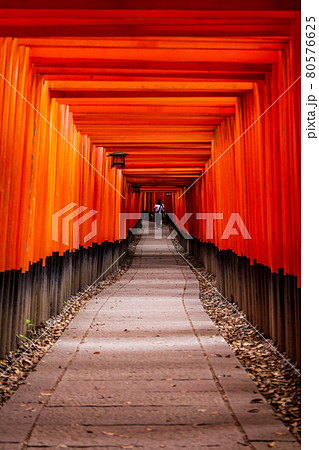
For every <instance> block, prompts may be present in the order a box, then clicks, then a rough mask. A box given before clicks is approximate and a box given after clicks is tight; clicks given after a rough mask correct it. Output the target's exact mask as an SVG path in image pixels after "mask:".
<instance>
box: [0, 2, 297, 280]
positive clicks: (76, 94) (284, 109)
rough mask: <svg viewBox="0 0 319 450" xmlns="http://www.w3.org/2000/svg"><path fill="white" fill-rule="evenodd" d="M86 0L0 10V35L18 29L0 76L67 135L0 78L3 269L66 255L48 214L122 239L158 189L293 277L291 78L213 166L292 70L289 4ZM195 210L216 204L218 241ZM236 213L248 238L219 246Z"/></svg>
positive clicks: (293, 6) (5, 48)
mask: <svg viewBox="0 0 319 450" xmlns="http://www.w3.org/2000/svg"><path fill="white" fill-rule="evenodd" d="M91 3H92V4H90V8H91V9H90V10H85V11H83V10H81V6H82V7H83V5H82V3H81V0H80V2H77V5H76V9H74V10H72V9H65V10H63V9H60V10H56V9H54V8H56V7H58V6H59V1H58V0H57V1H56V2H54V8H53V10H52V9H50V8H52V6H53V5H51V4H50V3H47V4H46V5H45V6H44V5H41V8H43V9H41V10H40V9H37V8H34V7H35V6H38V5H37V4H36V2H34V1H31V2H28V5H27V8H30V9H27V10H26V9H24V10H19V9H18V10H13V9H10V8H9V9H0V28H1V32H0V33H1V35H3V36H5V35H8V36H10V35H11V36H15V37H17V36H22V37H21V39H14V40H13V39H11V38H7V39H1V41H0V42H1V56H0V69H1V73H2V74H3V75H4V76H5V77H6V78H7V79H8V80H9V81H10V83H12V84H13V85H14V86H16V87H17V88H18V89H19V91H21V93H22V94H23V95H25V97H26V98H27V99H28V100H29V101H30V102H31V103H32V104H33V105H34V106H35V107H36V108H37V109H38V110H39V112H40V113H41V114H42V115H43V116H44V117H45V118H46V119H47V120H49V121H50V122H51V123H52V125H54V127H56V128H57V129H58V130H59V132H61V133H62V134H63V136H65V138H66V139H67V140H68V141H69V143H70V144H71V146H70V145H69V144H67V143H66V142H65V141H64V140H63V139H62V138H61V137H60V136H58V135H57V134H56V132H55V131H53V130H52V129H50V127H49V126H48V124H46V122H45V121H44V120H43V119H42V118H41V117H40V116H39V115H38V114H37V113H36V112H35V111H34V110H33V109H32V108H30V106H28V105H27V104H26V103H25V102H24V101H23V100H22V99H21V97H19V96H18V95H17V93H16V92H15V91H14V90H12V88H11V87H10V86H9V85H8V84H7V83H5V82H4V81H3V79H0V93H1V100H2V102H1V107H0V118H1V180H0V181H1V198H0V202H1V214H2V216H1V228H2V229H1V233H2V237H3V239H1V241H0V256H1V267H0V269H1V270H5V269H12V268H20V267H21V268H22V269H23V270H27V269H28V264H29V262H35V261H38V260H39V259H41V258H42V259H43V260H44V258H45V257H46V256H48V255H50V254H52V252H53V251H58V252H59V253H60V254H61V253H63V252H64V251H65V250H66V249H70V250H72V242H70V245H68V246H65V245H63V244H61V242H60V243H56V242H54V241H52V214H53V213H54V212H56V211H58V210H59V209H61V208H63V207H64V206H66V205H68V204H69V203H71V202H74V203H76V205H78V206H80V205H84V206H87V208H88V210H90V209H94V210H96V211H98V215H97V216H96V218H97V219H98V231H97V235H96V237H95V238H94V240H93V241H94V242H103V241H105V240H108V241H115V240H117V239H118V236H119V234H118V228H119V217H118V213H119V212H129V211H132V212H134V211H141V209H142V208H145V205H147V209H148V210H152V209H153V203H154V202H155V200H156V198H158V196H160V197H163V199H165V201H166V203H168V202H169V204H170V208H171V209H172V211H174V212H175V213H176V214H177V216H179V217H181V216H182V215H183V214H184V213H185V212H193V213H194V214H193V217H192V218H191V219H190V220H189V222H188V225H187V226H188V228H189V230H190V232H191V233H192V234H193V235H194V237H196V238H198V239H200V240H201V241H204V242H205V241H212V242H214V244H215V245H216V246H217V247H218V248H219V249H220V250H226V249H232V250H233V251H234V252H235V253H236V254H238V255H241V254H242V255H245V256H247V257H248V258H250V260H251V262H253V261H254V260H256V261H257V262H259V263H262V264H264V265H267V266H269V267H270V268H271V270H272V271H273V272H276V271H277V270H278V269H279V268H283V269H284V271H285V272H286V273H289V274H292V275H297V276H299V273H300V131H299V129H300V127H299V112H300V95H299V93H300V84H299V83H297V84H296V85H295V86H294V87H293V88H292V89H291V90H290V91H289V92H288V93H287V94H285V96H284V97H283V98H282V99H281V100H280V101H279V102H277V103H276V104H275V105H274V106H273V107H272V108H271V109H270V110H269V112H267V113H266V114H265V116H264V117H262V118H261V119H260V120H258V122H257V123H256V124H255V125H254V126H253V127H252V128H251V129H250V130H249V131H248V132H247V133H246V134H244V135H243V136H242V137H241V138H240V140H239V141H237V142H236V143H235V145H234V146H232V147H231V148H230V149H229V150H228V151H227V153H226V154H225V155H224V156H222V157H221V159H220V160H218V161H217V162H216V164H214V165H213V166H212V167H211V168H210V166H211V164H213V163H214V162H215V161H216V159H217V158H218V157H219V156H221V155H222V153H223V152H224V151H225V150H226V149H227V148H228V147H229V146H231V145H232V144H233V142H234V141H235V140H236V139H237V138H238V137H240V135H241V134H242V133H243V132H245V130H247V128H248V127H249V126H250V125H251V124H252V123H253V122H254V121H255V120H256V119H258V118H259V117H260V115H261V114H262V113H263V112H264V111H265V110H266V109H267V108H268V107H269V106H270V105H271V104H272V103H273V102H274V101H276V100H277V98H278V96H279V95H280V94H281V93H282V92H284V90H285V89H287V88H288V87H289V86H290V85H291V83H293V82H294V81H295V80H296V79H297V78H298V76H299V74H300V67H299V60H300V43H299V33H300V15H299V12H297V11H296V10H298V9H299V3H298V2H293V3H291V2H275V3H274V2H266V3H265V2H258V4H255V3H256V2H254V4H253V3H252V2H249V1H247V2H240V4H239V2H237V1H232V2H230V3H229V4H228V5H227V8H228V11H227V12H225V11H222V10H221V11H218V8H222V7H223V6H222V5H215V4H214V5H212V3H211V2H205V1H202V0H200V2H199V3H198V5H196V7H197V8H198V10H192V11H186V9H187V8H188V7H190V4H189V3H188V2H186V3H185V2H183V5H181V2H178V1H177V2H176V0H173V3H172V2H169V5H168V3H167V4H165V2H161V8H160V9H157V10H156V8H155V6H154V10H147V8H148V7H149V5H146V3H145V2H144V1H141V2H140V3H136V1H134V2H132V5H131V6H130V4H129V3H126V8H130V7H132V8H133V7H134V8H138V6H140V7H142V8H145V11H137V10H136V11H134V10H129V9H127V10H120V8H121V4H120V3H118V2H117V5H114V7H116V8H117V10H100V9H99V8H101V7H102V8H103V7H105V5H104V4H103V5H102V4H101V2H100V3H99V2H91ZM133 3H134V4H133ZM175 4H176V5H177V6H178V8H177V9H176V10H170V11H167V10H165V8H167V7H169V8H172V7H173V5H175ZM14 5H16V6H18V7H21V6H23V7H24V8H26V6H25V5H22V4H21V2H19V1H16V2H13V1H11V2H10V4H9V5H8V6H10V7H11V8H12V7H13V6H14ZM68 5H69V3H68ZM70 5H71V3H70ZM110 5H111V3H110ZM108 6H109V4H108ZM62 7H64V4H63V5H62V4H61V8H62ZM85 7H87V5H85ZM109 7H110V6H109ZM32 8H34V9H32ZM95 8H97V10H96V11H94V9H95ZM202 8H204V9H205V8H208V9H211V10H205V11H200V10H201V9H202ZM232 8H234V9H235V10H236V11H231V9H232ZM257 9H258V11H257ZM274 9H276V10H274ZM280 9H282V11H280ZM225 18H226V19H225ZM62 34H63V37H58V36H59V35H62ZM45 36H48V37H45ZM94 36H97V38H96V39H93V37H94ZM101 36H103V37H101ZM125 36H126V37H125ZM181 36H182V37H181ZM87 37H89V38H87ZM17 127H19V135H18V134H17ZM72 146H74V147H75V148H76V149H77V150H78V151H79V152H80V153H81V154H82V155H83V156H84V157H85V158H86V159H87V160H88V161H89V162H90V164H92V165H93V166H94V167H95V168H96V170H97V171H98V172H99V173H100V174H102V175H103V177H105V178H106V179H107V180H108V181H109V183H111V184H112V185H113V186H115V187H116V189H117V190H118V191H119V192H120V193H121V194H122V195H124V196H125V197H126V198H125V200H124V199H123V198H122V197H121V196H120V195H118V194H117V193H116V192H115V191H114V189H112V187H110V185H109V184H108V183H107V182H106V181H105V179H104V178H103V177H101V176H100V175H99V174H98V173H97V172H96V171H94V169H93V168H92V167H91V166H90V165H89V164H88V163H87V162H85V161H84V160H83V159H82V158H81V157H80V156H79V155H78V154H77V153H76V151H75V150H74V149H72ZM114 149H121V150H123V151H125V152H127V153H129V156H128V157H127V165H126V168H125V169H124V170H123V171H117V170H114V169H113V170H111V167H110V158H106V156H105V150H107V151H110V152H111V151H112V150H114ZM206 169H207V172H206V173H205V174H204V175H203V176H202V178H200V179H199V181H198V182H197V183H196V184H195V185H194V186H193V187H192V188H191V189H189V190H188V191H187V192H186V194H185V195H184V196H183V197H181V198H180V199H178V197H179V196H180V195H181V194H182V193H183V192H185V190H186V188H187V186H189V185H190V184H191V183H192V182H194V180H195V179H196V178H197V177H198V176H199V175H201V174H202V173H203V170H206ZM132 183H137V184H141V185H142V188H141V190H142V192H144V191H147V193H146V197H145V198H143V194H140V195H138V194H132V188H131V184H132ZM167 190H170V191H171V192H173V195H172V197H166V191H167ZM150 191H152V192H150ZM165 201H164V203H165ZM110 212H112V213H111V214H110ZM197 212H222V213H223V215H224V218H223V220H215V221H214V224H213V226H212V228H213V232H214V237H213V238H208V237H207V231H211V230H210V227H209V226H207V224H206V222H205V221H203V220H201V221H199V220H196V218H195V214H196V213H197ZM234 212H237V213H239V214H240V217H241V218H242V219H243V221H244V223H245V225H246V226H247V228H248V230H249V232H250V234H251V237H252V239H251V240H245V239H243V238H242V236H241V235H240V234H239V235H237V236H235V235H233V236H230V238H229V239H227V240H226V239H222V235H223V231H224V229H225V226H226V223H227V221H228V219H229V217H230V216H231V214H232V213H234ZM65 215H67V213H65ZM90 226H91V222H87V223H85V224H83V225H82V227H81V239H83V238H84V236H85V235H86V234H87V233H88V232H89V231H90ZM86 245H91V242H90V243H87V244H86Z"/></svg>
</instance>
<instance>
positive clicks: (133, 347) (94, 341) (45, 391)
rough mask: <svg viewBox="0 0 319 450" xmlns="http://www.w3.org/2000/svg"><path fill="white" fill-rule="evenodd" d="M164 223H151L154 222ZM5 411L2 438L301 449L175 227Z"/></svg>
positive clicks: (89, 312)
mask: <svg viewBox="0 0 319 450" xmlns="http://www.w3.org/2000/svg"><path fill="white" fill-rule="evenodd" d="M152 226H153V225H152V224H151V227H152ZM163 231H164V232H163V239H162V240H156V239H154V237H153V235H152V234H150V235H148V236H143V237H142V239H141V241H140V243H139V245H138V246H137V249H136V254H135V259H134V261H133V264H132V265H131V268H130V269H129V270H128V271H127V272H126V274H124V276H123V277H122V278H121V279H120V280H119V281H118V282H117V283H115V284H114V285H112V286H109V287H107V288H106V289H105V290H104V291H103V292H101V293H100V294H98V295H97V296H96V297H94V298H93V299H91V300H90V301H89V302H88V304H87V305H86V306H85V307H84V308H83V309H82V310H81V311H80V312H79V313H78V314H77V316H76V317H75V318H74V320H73V321H72V322H71V323H70V324H69V326H68V327H67V329H66V330H65V332H64V333H63V335H62V336H61V337H60V339H59V340H58V341H57V342H56V343H55V345H54V346H53V347H52V349H51V350H50V351H49V352H48V353H47V355H45V357H44V358H43V359H42V360H41V361H40V363H39V364H38V366H37V368H36V370H35V371H34V372H33V373H31V374H30V375H29V376H28V378H27V380H26V382H25V383H24V384H23V385H22V386H21V387H20V388H19V389H18V390H17V391H16V393H15V394H14V395H13V396H12V398H11V399H10V400H9V401H8V403H7V404H6V405H5V406H4V407H3V408H2V409H1V410H0V449H3V450H7V449H10V448H12V449H13V450H16V449H20V448H23V445H24V444H23V443H24V442H26V444H25V446H24V448H33V449H35V448H37V449H39V448H68V447H70V448H82V447H83V448H86V449H88V448H92V449H99V448H100V449H102V448H103V449H105V448H114V449H115V448H117V449H118V448H145V449H155V448H156V449H158V448H167V449H176V448H196V449H199V448H220V449H222V450H236V449H242V448H249V449H256V450H264V449H267V448H270V447H269V444H270V443H272V442H275V446H274V448H275V449H279V450H280V449H281V450H286V449H287V450H288V449H297V448H300V445H299V444H298V443H297V442H296V441H295V439H294V438H293V436H292V435H291V433H290V432H289V431H288V430H287V428H286V427H285V426H284V425H283V423H282V422H281V421H280V420H279V419H278V418H277V417H276V416H275V414H274V412H273V411H272V409H271V408H270V406H269V405H268V404H267V402H266V400H265V399H264V398H263V396H262V395H261V394H260V393H259V391H258V389H257V387H256V386H255V384H254V383H253V382H252V380H251V379H250V377H249V376H248V374H247V373H246V371H245V370H244V368H243V367H242V365H241V364H240V362H239V361H238V359H237V358H236V356H235V355H234V353H233V352H232V350H231V349H230V347H229V346H228V344H227V343H226V342H225V340H224V339H223V338H222V337H221V336H220V334H219V333H218V330H217V328H216V326H215V325H214V324H213V323H212V321H211V320H210V318H209V317H208V316H207V315H206V313H205V311H204V309H203V308H202V306H201V303H200V301H199V285H198V281H197V280H196V278H195V276H194V275H193V273H192V271H191V270H190V268H189V266H188V265H187V264H186V262H185V261H183V260H182V258H180V257H179V256H178V255H177V253H176V251H175V248H174V246H173V244H172V242H171V241H170V240H167V239H166V237H167V235H168V230H167V229H166V228H164V230H163Z"/></svg>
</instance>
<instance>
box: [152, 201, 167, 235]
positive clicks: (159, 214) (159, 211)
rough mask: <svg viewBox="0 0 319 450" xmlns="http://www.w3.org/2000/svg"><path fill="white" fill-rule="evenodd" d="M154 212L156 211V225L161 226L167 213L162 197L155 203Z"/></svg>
mask: <svg viewBox="0 0 319 450" xmlns="http://www.w3.org/2000/svg"><path fill="white" fill-rule="evenodd" d="M154 213H155V226H156V228H161V227H162V219H163V214H165V206H164V203H162V201H161V199H160V198H159V199H158V200H157V202H156V203H155V206H154Z"/></svg>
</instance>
